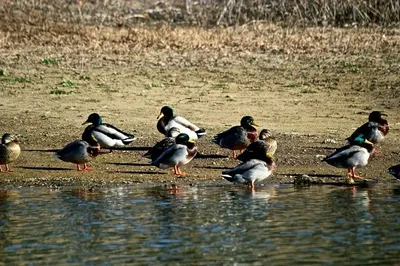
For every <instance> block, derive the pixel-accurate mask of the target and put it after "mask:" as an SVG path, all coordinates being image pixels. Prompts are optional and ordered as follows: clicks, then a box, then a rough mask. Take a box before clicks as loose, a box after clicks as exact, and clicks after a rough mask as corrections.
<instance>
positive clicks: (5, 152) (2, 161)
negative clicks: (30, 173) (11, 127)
mask: <svg viewBox="0 0 400 266" xmlns="http://www.w3.org/2000/svg"><path fill="white" fill-rule="evenodd" d="M20 153H21V147H20V146H19V142H18V138H17V136H16V135H13V134H9V133H5V134H4V135H3V137H2V138H1V146H0V172H13V170H11V169H10V167H9V166H8V164H9V163H12V162H13V161H15V160H16V159H17V158H18V156H19V155H20ZM2 165H5V167H6V169H5V170H3V169H2Z"/></svg>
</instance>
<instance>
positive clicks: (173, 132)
mask: <svg viewBox="0 0 400 266" xmlns="http://www.w3.org/2000/svg"><path fill="white" fill-rule="evenodd" d="M180 133H181V131H180V129H179V128H177V127H171V128H170V129H169V130H168V133H167V136H168V137H173V138H176V137H177V136H178V135H179V134H180Z"/></svg>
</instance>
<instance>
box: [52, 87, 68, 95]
mask: <svg viewBox="0 0 400 266" xmlns="http://www.w3.org/2000/svg"><path fill="white" fill-rule="evenodd" d="M72 93H74V92H73V91H66V90H63V89H57V88H53V89H51V91H50V94H53V95H69V94H72Z"/></svg>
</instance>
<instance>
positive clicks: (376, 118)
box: [368, 111, 387, 123]
mask: <svg viewBox="0 0 400 266" xmlns="http://www.w3.org/2000/svg"><path fill="white" fill-rule="evenodd" d="M382 116H387V114H384V113H382V112H381V111H372V112H371V113H370V114H369V116H368V121H370V122H378V123H380V122H381V121H382V120H384V119H382ZM385 121H386V120H385Z"/></svg>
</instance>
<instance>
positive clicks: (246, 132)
mask: <svg viewBox="0 0 400 266" xmlns="http://www.w3.org/2000/svg"><path fill="white" fill-rule="evenodd" d="M253 126H258V125H257V124H256V123H255V122H254V119H253V117H251V116H244V117H243V118H242V119H241V120H240V126H234V127H231V128H230V129H228V130H226V131H224V132H222V133H219V134H217V135H216V136H214V138H213V139H212V140H211V141H212V142H214V143H216V144H218V145H219V146H220V147H221V148H226V149H230V150H232V155H233V158H236V150H243V149H245V148H247V146H249V144H250V143H251V142H254V141H255V140H256V139H257V129H256V128H254V127H253Z"/></svg>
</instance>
